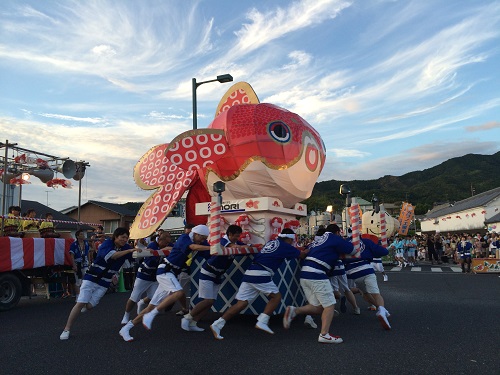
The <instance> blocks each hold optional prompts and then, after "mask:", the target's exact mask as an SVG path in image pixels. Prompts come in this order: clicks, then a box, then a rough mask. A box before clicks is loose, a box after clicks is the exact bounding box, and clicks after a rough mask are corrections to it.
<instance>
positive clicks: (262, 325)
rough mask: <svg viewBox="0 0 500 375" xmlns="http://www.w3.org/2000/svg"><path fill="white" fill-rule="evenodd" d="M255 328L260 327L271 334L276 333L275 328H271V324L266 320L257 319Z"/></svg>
mask: <svg viewBox="0 0 500 375" xmlns="http://www.w3.org/2000/svg"><path fill="white" fill-rule="evenodd" d="M255 328H257V329H260V330H262V331H264V332H267V333H270V334H271V335H274V332H273V330H272V329H271V328H269V326H268V325H267V324H266V323H264V322H259V321H257V323H255Z"/></svg>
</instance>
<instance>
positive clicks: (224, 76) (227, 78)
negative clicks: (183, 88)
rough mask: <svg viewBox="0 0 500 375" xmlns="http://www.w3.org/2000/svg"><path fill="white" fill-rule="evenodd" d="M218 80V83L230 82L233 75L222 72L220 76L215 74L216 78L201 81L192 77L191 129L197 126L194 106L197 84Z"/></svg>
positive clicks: (196, 113) (196, 112)
mask: <svg viewBox="0 0 500 375" xmlns="http://www.w3.org/2000/svg"><path fill="white" fill-rule="evenodd" d="M215 81H217V82H220V83H226V82H232V81H233V76H232V75H231V74H222V75H220V76H217V78H216V79H211V80H209V81H203V82H196V78H193V130H195V129H197V128H198V111H197V107H196V89H197V88H198V86H201V85H203V84H204V83H209V82H215Z"/></svg>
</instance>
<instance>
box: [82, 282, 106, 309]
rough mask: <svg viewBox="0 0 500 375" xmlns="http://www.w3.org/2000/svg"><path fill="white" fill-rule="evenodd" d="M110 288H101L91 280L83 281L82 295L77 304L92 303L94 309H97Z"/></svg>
mask: <svg viewBox="0 0 500 375" xmlns="http://www.w3.org/2000/svg"><path fill="white" fill-rule="evenodd" d="M107 291H108V288H106V287H105V286H101V285H99V284H97V283H94V282H92V281H89V280H83V282H82V286H81V287H80V294H79V295H78V298H77V300H76V302H80V303H90V304H91V305H92V307H96V306H97V304H98V303H99V301H100V300H101V298H102V296H104V295H105V294H106V292H107Z"/></svg>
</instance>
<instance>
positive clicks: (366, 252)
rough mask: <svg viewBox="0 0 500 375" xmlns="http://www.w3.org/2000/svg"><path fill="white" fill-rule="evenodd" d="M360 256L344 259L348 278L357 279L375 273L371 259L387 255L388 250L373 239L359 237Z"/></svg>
mask: <svg viewBox="0 0 500 375" xmlns="http://www.w3.org/2000/svg"><path fill="white" fill-rule="evenodd" d="M360 247H361V249H360V250H361V254H360V255H361V258H351V259H344V260H343V262H344V264H345V271H346V274H347V278H348V279H358V278H360V277H363V276H366V275H369V274H371V273H375V270H374V269H373V266H372V265H371V260H372V259H373V258H379V257H382V256H384V255H387V254H388V253H389V251H388V250H387V249H386V248H385V247H383V246H380V245H378V244H376V243H374V242H373V241H371V240H369V239H366V238H361V242H360Z"/></svg>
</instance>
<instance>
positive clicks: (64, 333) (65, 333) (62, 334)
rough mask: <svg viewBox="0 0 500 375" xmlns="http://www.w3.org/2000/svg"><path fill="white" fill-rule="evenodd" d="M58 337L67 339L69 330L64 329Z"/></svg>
mask: <svg viewBox="0 0 500 375" xmlns="http://www.w3.org/2000/svg"><path fill="white" fill-rule="evenodd" d="M59 339H61V340H67V339H69V331H66V330H64V331H63V332H62V333H61V336H59Z"/></svg>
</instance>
